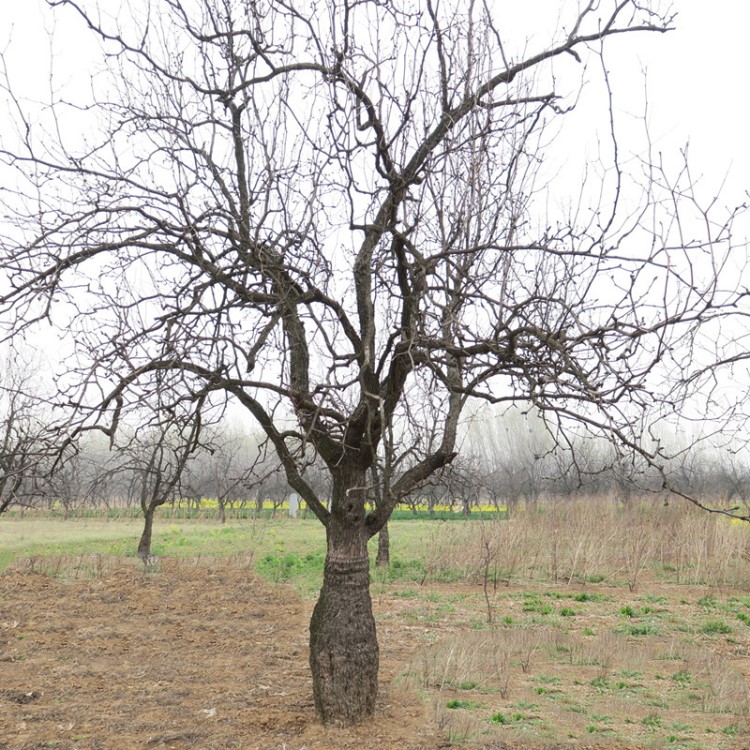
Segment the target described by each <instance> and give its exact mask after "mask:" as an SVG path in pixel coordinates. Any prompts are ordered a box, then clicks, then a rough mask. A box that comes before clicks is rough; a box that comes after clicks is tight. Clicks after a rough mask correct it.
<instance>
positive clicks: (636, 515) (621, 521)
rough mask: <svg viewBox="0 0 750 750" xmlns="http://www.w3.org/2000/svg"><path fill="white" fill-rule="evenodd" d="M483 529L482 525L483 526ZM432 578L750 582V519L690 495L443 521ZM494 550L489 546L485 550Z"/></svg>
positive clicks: (432, 556)
mask: <svg viewBox="0 0 750 750" xmlns="http://www.w3.org/2000/svg"><path fill="white" fill-rule="evenodd" d="M477 528H479V529H480V531H479V532H477ZM428 547H429V551H428V553H427V557H426V561H425V571H426V572H425V580H426V581H441V580H450V579H464V580H472V581H477V582H478V581H481V580H483V578H484V575H485V573H486V572H487V573H489V575H490V577H491V579H492V582H493V585H494V587H498V586H501V585H510V584H512V583H514V582H523V581H534V580H537V581H549V582H552V583H566V584H573V583H587V582H601V581H607V582H620V581H623V582H625V583H627V585H628V586H629V588H630V590H631V591H635V590H637V588H638V585H639V583H640V582H641V581H642V580H643V579H644V577H645V578H646V579H648V580H665V581H674V582H676V583H686V584H692V585H704V586H711V587H716V588H719V589H721V588H726V587H750V565H748V562H750V527H747V526H746V525H742V524H734V523H731V522H729V521H728V520H727V519H725V518H721V517H717V516H710V515H708V514H706V513H705V512H701V511H699V510H697V509H693V508H692V507H688V506H686V505H685V504H684V503H675V504H672V505H669V506H666V507H665V506H663V505H662V504H661V503H658V502H655V501H653V500H648V501H647V500H643V501H641V502H637V503H636V502H633V501H631V503H629V504H628V505H627V506H622V505H621V504H618V503H615V502H614V501H607V500H602V499H586V500H565V501H562V500H555V501H550V502H548V503H544V504H540V505H539V506H538V507H537V508H526V509H521V510H520V511H519V512H516V513H514V515H513V516H512V517H511V518H510V519H508V520H507V521H505V520H498V521H482V522H477V523H475V524H460V525H459V524H446V525H443V526H438V527H436V529H435V530H434V532H433V533H432V538H431V539H430V540H429V545H428ZM488 551H489V552H491V553H492V554H491V555H490V556H489V559H488Z"/></svg>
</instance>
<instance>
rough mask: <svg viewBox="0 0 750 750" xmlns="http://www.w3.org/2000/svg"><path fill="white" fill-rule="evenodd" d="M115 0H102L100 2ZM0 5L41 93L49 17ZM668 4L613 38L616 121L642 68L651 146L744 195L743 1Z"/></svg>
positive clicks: (541, 4) (88, 50)
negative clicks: (647, 27)
mask: <svg viewBox="0 0 750 750" xmlns="http://www.w3.org/2000/svg"><path fill="white" fill-rule="evenodd" d="M113 2H115V0H104V3H103V5H104V7H107V6H108V5H109V4H111V3H113ZM116 2H117V5H119V0H116ZM562 2H563V0H495V3H496V4H497V7H498V9H499V10H500V12H501V13H503V12H506V8H507V10H508V12H510V13H514V12H516V11H515V8H523V9H524V12H525V14H529V15H527V18H529V17H530V18H532V19H534V18H544V19H546V20H545V22H547V23H548V22H549V21H550V19H554V18H556V16H557V9H558V8H559V7H560V5H561V3H562ZM0 5H2V6H3V7H2V10H1V12H0V48H3V49H5V51H6V59H7V60H8V64H9V68H10V70H9V73H10V75H11V78H12V80H13V82H14V85H16V86H18V85H19V84H22V89H23V90H25V91H27V92H31V91H33V90H35V89H37V90H41V91H44V90H45V86H46V83H47V81H48V75H49V48H50V42H49V38H48V34H47V31H48V30H50V29H52V28H53V23H52V20H51V19H52V17H53V14H52V13H51V11H50V10H49V9H48V8H46V3H45V2H44V0H0ZM503 6H505V7H503ZM674 7H675V9H676V10H677V13H678V18H677V29H676V30H675V31H673V32H671V33H669V34H666V35H640V36H637V37H635V36H630V37H629V38H628V39H627V40H626V41H625V43H624V44H621V45H619V50H622V51H623V52H622V54H623V58H620V56H619V55H620V52H619V51H618V52H616V53H615V54H613V55H611V56H610V57H609V62H610V67H611V69H612V71H613V75H614V76H617V74H618V72H619V74H620V78H619V79H618V78H615V79H614V80H615V84H616V86H617V90H616V94H617V97H618V98H617V101H616V107H619V108H620V111H621V120H620V122H621V124H623V125H624V123H626V122H627V116H626V114H624V113H627V112H629V111H630V110H632V112H631V114H632V115H638V114H641V113H642V104H643V98H644V97H643V91H644V86H643V80H642V78H641V76H640V75H639V74H638V73H637V71H639V70H640V69H641V68H643V69H645V70H646V71H647V75H648V95H649V114H650V117H649V126H650V131H651V137H652V138H653V139H654V140H655V142H656V146H657V148H658V149H659V150H662V151H664V152H665V153H670V152H674V151H676V150H677V149H679V148H681V147H682V146H684V145H685V143H686V142H687V141H689V142H690V154H691V162H692V165H693V169H694V171H695V174H697V175H701V174H702V175H704V176H705V179H706V181H707V182H708V183H710V186H711V188H712V189H713V188H714V185H718V184H719V183H720V181H721V179H722V178H723V177H724V176H725V174H726V173H727V172H729V173H730V181H729V183H728V185H727V187H728V188H729V190H728V192H727V199H728V200H729V201H731V202H736V201H732V199H736V198H739V199H742V197H743V195H744V194H745V192H746V190H748V188H750V145H749V143H748V135H747V132H748V121H749V119H750V118H749V117H748V116H749V115H750V105H748V93H747V92H748V83H747V81H748V77H749V76H750V43H748V38H747V37H748V33H749V30H750V3H747V2H742V0H713V1H712V2H710V3H708V2H706V1H705V0H677V2H675V4H674ZM531 14H533V15H531ZM56 15H57V17H58V19H59V20H58V22H57V26H56V28H55V41H54V48H55V50H56V55H57V56H58V57H59V56H60V55H62V56H63V57H67V56H72V57H75V58H77V59H78V60H79V61H80V63H82V64H83V65H84V69H85V62H86V59H87V57H86V56H87V54H91V55H92V56H93V55H96V50H97V48H96V46H95V45H93V44H92V43H91V42H90V40H89V38H88V35H87V34H86V32H85V30H84V29H83V28H82V27H81V24H80V23H79V22H78V21H77V20H76V21H75V22H73V18H72V13H70V12H62V13H60V12H58V13H57V14H56ZM66 17H67V18H68V19H69V20H70V21H71V22H70V23H66V22H65V18H66ZM79 70H80V68H79ZM82 82H83V83H84V84H85V81H82ZM58 83H61V81H58ZM0 128H2V121H1V120H0Z"/></svg>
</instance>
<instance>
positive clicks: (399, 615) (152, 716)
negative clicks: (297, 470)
mask: <svg viewBox="0 0 750 750" xmlns="http://www.w3.org/2000/svg"><path fill="white" fill-rule="evenodd" d="M91 559H92V560H94V561H95V562H94V563H93V568H92V567H91V566H90V567H88V568H83V567H82V563H81V560H83V558H81V559H80V560H79V562H78V564H77V567H76V566H71V565H70V561H67V562H66V561H64V560H62V559H60V560H58V562H57V565H55V564H54V563H52V568H51V569H50V567H49V566H50V563H49V562H48V563H47V569H46V570H45V572H44V573H40V572H37V571H38V565H39V564H40V563H39V562H38V561H36V562H35V560H33V559H29V560H24V561H19V562H18V563H16V564H15V565H14V566H12V567H11V568H9V569H7V570H6V572H5V573H4V574H3V575H0V750H41V749H42V748H57V749H58V750H131V749H132V750H148V749H149V748H174V749H175V750H187V749H188V748H196V749H201V750H203V749H205V750H211V749H213V748H216V749H221V750H224V749H227V750H228V749H229V748H243V749H245V750H254V749H256V748H257V749H262V750H323V749H324V748H325V749H327V750H344V749H345V748H352V749H354V748H357V749H358V750H359V749H362V750H371V749H373V750H374V749H380V748H383V749H386V748H398V749H401V748H403V749H404V750H409V749H412V750H438V749H439V748H446V747H449V746H454V747H455V746H461V745H462V744H463V745H464V746H465V747H467V748H472V749H473V750H478V748H481V749H482V750H560V749H562V748H575V750H589V749H590V748H607V749H608V750H628V748H637V749H641V748H646V749H647V750H663V749H665V750H729V749H731V750H734V749H735V748H737V749H738V750H748V748H750V728H749V727H748V722H747V716H748V710H749V709H748V706H749V705H750V704H749V703H748V701H749V700H750V698H749V697H748V696H749V695H750V693H748V683H747V678H748V675H750V658H749V655H750V615H746V614H745V612H746V611H750V597H746V596H742V597H737V596H735V597H732V596H728V595H724V594H721V593H720V592H719V593H717V594H716V595H713V594H712V595H711V596H707V595H705V594H706V592H705V591H703V592H701V591H700V590H695V589H690V588H684V587H682V588H677V589H675V588H674V587H665V586H658V585H654V586H650V587H648V589H647V591H644V592H643V593H642V594H640V595H638V596H633V597H631V598H628V594H627V592H623V591H622V588H619V589H617V588H610V589H602V590H601V591H602V593H587V594H585V595H583V594H581V593H575V591H574V590H572V589H571V590H570V591H569V590H568V589H567V588H565V587H558V588H552V587H545V586H539V587H537V589H535V590H533V591H528V590H525V589H524V588H521V589H510V588H509V589H505V590H503V591H498V592H496V593H495V595H494V596H495V598H494V600H493V607H495V608H496V612H495V615H494V616H495V619H496V621H497V620H500V616H501V614H502V615H504V616H503V617H502V620H500V621H499V622H496V624H495V625H494V626H493V627H491V628H490V627H488V626H487V624H486V616H485V622H484V624H483V622H482V617H483V614H482V610H483V607H485V602H484V598H483V596H482V594H481V588H478V587H477V586H476V585H469V584H432V585H430V586H428V587H424V588H422V587H419V586H407V587H404V586H403V585H389V586H383V585H380V584H374V585H373V593H374V609H375V614H376V618H377V621H378V632H379V639H380V645H381V673H380V676H381V686H380V700H379V705H378V710H377V716H376V718H375V719H374V720H373V721H372V722H370V723H368V724H366V725H364V726H361V727H357V728H354V729H348V730H335V729H325V728H323V727H321V726H320V725H319V724H318V723H317V721H316V718H315V712H314V708H313V705H312V697H311V696H312V687H311V679H310V674H309V669H308V663H307V662H308V652H307V637H308V630H307V629H308V622H309V617H310V614H311V610H312V606H313V601H312V600H303V599H301V598H300V597H299V596H298V594H297V593H296V592H295V590H294V589H293V588H292V587H291V586H287V585H273V584H271V583H268V582H265V581H263V580H261V579H258V578H257V577H256V575H255V573H254V572H253V569H252V560H251V559H249V558H248V559H247V560H243V559H242V558H223V559H212V558H205V557H204V558H202V559H198V560H189V559H184V558H183V559H179V558H173V559H162V561H161V562H159V563H158V565H157V567H156V569H154V570H150V571H144V569H143V567H139V566H136V565H135V564H134V562H133V560H132V559H125V558H118V557H111V558H104V557H102V556H98V557H92V558H91ZM50 572H51V573H52V574H50ZM597 591H598V590H597ZM561 597H562V598H561ZM574 597H575V598H574ZM620 599H622V601H626V602H628V601H629V602H631V604H628V605H626V607H624V608H623V607H622V602H621V601H620ZM722 607H723V609H722ZM732 607H733V608H734V609H731V608H732ZM734 610H736V611H737V613H738V614H737V615H736V616H737V617H740V616H741V617H742V618H745V619H738V620H732V619H729V618H730V616H731V613H732V612H733V611H734ZM720 616H721V617H723V618H726V621H725V620H723V619H719V617H720ZM696 618H697V619H696ZM730 624H731V627H730ZM646 626H648V627H646ZM719 626H721V627H719ZM623 628H624V629H625V630H626V631H627V632H622V631H623ZM651 629H653V630H654V631H655V632H654V633H651V634H649V633H650V630H651ZM716 630H718V631H719V632H718V634H717V633H715V632H714V631H716ZM727 631H728V632H727ZM685 644H688V645H685ZM503 659H504V660H505V661H503ZM503 675H506V676H507V677H505V678H504V677H503ZM730 678H731V679H730ZM504 679H505V680H506V681H505V682H504ZM507 679H510V681H511V682H510V683H508V682H507ZM509 684H510V689H508V685H509ZM454 709H455V710H454Z"/></svg>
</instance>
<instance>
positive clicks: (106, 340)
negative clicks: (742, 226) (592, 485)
mask: <svg viewBox="0 0 750 750" xmlns="http://www.w3.org/2000/svg"><path fill="white" fill-rule="evenodd" d="M48 5H49V6H50V8H51V12H54V13H59V14H67V15H61V18H62V19H63V20H66V19H67V20H66V22H69V21H71V20H72V18H77V19H78V20H79V21H80V29H81V33H83V32H84V31H85V32H87V33H90V34H93V35H94V37H95V38H97V39H98V40H99V43H100V45H101V54H102V65H101V68H100V69H99V70H96V71H94V72H92V73H91V76H90V85H89V86H88V87H86V88H85V90H84V88H83V87H81V86H80V85H79V86H77V87H76V88H74V89H71V90H67V89H65V88H64V87H63V86H62V84H61V85H60V86H57V85H56V81H57V80H67V79H68V78H71V75H70V74H69V73H67V72H65V71H64V68H65V65H64V63H65V60H64V59H59V60H56V61H55V66H54V71H53V76H52V85H51V87H50V91H51V93H50V95H49V97H50V98H49V101H48V102H46V105H45V104H40V103H39V102H38V99H31V98H29V99H25V98H24V97H23V93H22V91H20V90H19V89H18V88H14V87H13V71H12V70H9V69H8V68H7V66H6V72H7V78H6V80H5V82H4V90H5V100H6V104H7V109H8V110H9V111H10V113H11V118H10V122H11V123H12V124H8V123H7V122H6V124H4V125H3V135H2V144H1V146H0V148H1V151H0V154H2V162H3V163H2V167H0V169H2V175H3V184H4V185H5V186H6V191H5V192H4V193H2V194H1V195H2V200H3V201H4V213H5V216H6V218H5V221H7V225H8V226H11V227H13V231H12V232H7V233H6V234H5V237H4V238H3V241H2V263H3V266H4V270H5V273H6V274H7V277H8V279H7V283H5V284H4V285H3V286H2V288H1V291H0V302H1V304H2V308H1V309H2V313H3V315H5V316H6V319H7V320H12V321H15V323H14V325H15V327H16V328H19V327H23V326H31V325H33V323H34V322H35V321H40V320H48V321H51V322H52V324H53V325H58V326H60V327H64V328H65V329H66V331H68V332H69V335H70V336H71V337H72V338H73V339H74V340H75V343H76V351H77V357H78V359H77V360H75V362H76V365H75V367H74V368H71V371H70V372H69V373H68V374H67V376H66V377H64V378H62V379H61V381H60V382H61V387H63V388H64V396H65V399H66V402H67V403H68V404H70V405H71V407H72V408H74V409H75V410H76V412H77V415H78V418H79V419H80V420H81V424H82V425H84V424H85V426H87V427H96V428H97V429H101V430H103V431H105V432H107V433H108V434H114V433H115V432H116V430H117V425H118V416H119V414H120V413H121V409H122V408H127V407H128V405H130V406H132V405H137V403H138V402H139V401H141V400H143V399H148V398H150V397H151V396H152V395H153V391H154V390H155V389H156V388H157V387H158V382H159V379H160V378H161V377H162V376H163V374H164V373H170V375H171V376H174V377H175V378H176V380H179V383H177V382H176V386H177V387H179V389H180V390H181V393H182V398H184V399H185V400H186V401H185V402H186V403H187V402H189V401H190V400H195V401H197V400H199V399H201V398H203V397H204V396H206V395H208V394H211V393H215V394H223V395H224V396H226V397H228V398H230V399H231V400H232V401H234V402H235V403H237V404H239V405H240V406H241V407H244V409H246V410H247V412H248V413H249V414H250V415H252V417H253V418H254V419H255V421H256V422H257V424H258V426H259V427H260V429H261V430H262V431H263V432H264V433H265V436H266V438H267V440H268V443H269V445H270V446H272V448H273V450H274V451H275V452H276V454H277V456H278V459H279V461H280V462H281V464H282V466H283V469H284V472H285V474H286V480H287V482H288V484H289V485H290V487H291V488H292V489H293V490H294V491H295V492H297V493H298V494H299V495H300V496H301V497H302V498H303V499H304V500H305V501H306V503H307V506H308V508H310V510H311V511H312V512H313V513H314V514H315V515H316V516H317V518H318V519H319V520H320V522H321V524H322V526H323V527H324V529H325V534H326V539H327V550H328V551H327V557H326V563H325V572H324V578H323V585H322V589H321V591H320V597H319V599H318V602H317V604H316V606H315V609H314V612H313V615H312V620H311V623H310V666H311V669H312V675H313V691H314V699H315V706H316V708H317V711H318V713H319V716H320V718H321V720H322V721H323V722H325V723H332V724H342V725H347V724H353V723H356V722H360V721H363V720H365V719H366V718H367V717H369V716H371V715H372V714H373V712H374V710H375V704H376V697H377V689H378V642H377V637H376V630H375V621H374V619H373V615H372V608H371V600H370V593H369V559H368V547H367V544H368V539H370V538H371V537H373V536H374V535H375V534H377V533H378V531H379V530H380V529H381V528H383V526H384V525H385V524H386V522H387V520H388V518H389V516H390V514H391V512H392V511H393V509H394V507H395V506H396V505H397V504H398V502H399V501H400V499H402V498H404V497H406V496H407V495H409V494H411V493H414V492H415V491H417V490H418V489H419V487H420V486H422V484H423V483H425V482H427V481H428V480H429V478H430V477H431V476H432V475H434V474H435V473H436V472H439V471H440V470H441V469H442V468H443V467H445V466H447V465H448V464H450V463H451V461H452V460H453V459H454V457H455V456H456V454H457V451H458V450H459V448H460V437H459V434H460V426H461V425H460V418H461V413H462V410H463V408H464V406H465V405H466V403H467V401H468V400H469V399H472V398H479V399H485V400H487V401H490V402H503V401H506V402H510V401H513V400H516V399H523V400H524V401H531V402H532V403H533V404H534V405H535V408H537V409H538V410H539V411H540V412H541V413H543V414H545V415H547V417H548V418H549V419H550V420H552V421H553V422H554V421H555V420H562V421H565V420H573V421H577V422H580V423H582V424H584V425H586V426H587V427H588V428H589V429H591V430H592V431H595V432H602V433H604V434H607V435H609V436H610V437H612V438H614V439H616V440H618V441H621V442H622V443H623V444H625V445H626V446H628V447H629V448H631V449H639V448H638V446H639V432H640V427H641V425H642V424H643V419H642V417H643V414H644V413H646V410H648V409H650V408H651V407H652V406H653V405H654V403H655V402H659V400H660V398H661V397H660V393H663V391H662V390H660V388H661V386H662V381H661V380H660V378H662V377H663V373H664V372H666V371H667V370H670V371H671V372H675V371H677V372H679V371H680V368H681V367H682V366H683V365H684V364H685V363H686V362H687V361H688V359H687V357H688V356H689V355H687V354H683V349H682V348H681V343H682V342H683V341H688V342H689V341H691V340H692V339H691V336H692V335H693V332H694V328H695V326H696V325H697V324H698V323H699V322H700V321H701V319H702V318H705V317H706V316H707V315H710V314H711V313H712V311H714V310H716V309H717V307H718V306H719V305H721V304H722V303H723V302H725V301H727V300H728V299H730V298H731V290H725V289H723V288H722V287H721V285H720V277H721V271H722V268H723V263H724V259H725V257H726V256H727V254H728V252H729V250H730V229H731V220H732V216H731V215H730V216H728V217H726V218H724V217H720V216H712V215H711V216H709V215H708V214H707V213H706V211H704V210H703V208H702V206H701V205H700V203H699V202H698V198H697V197H696V195H695V193H694V192H693V190H692V185H691V183H690V179H689V178H690V174H689V171H687V170H682V171H681V172H679V173H678V174H677V175H676V176H675V177H674V178H673V177H672V176H670V175H669V174H668V172H667V171H666V170H665V169H663V168H662V167H661V166H660V164H658V163H652V160H650V159H649V157H648V154H646V156H645V157H644V158H643V159H642V160H641V161H638V160H634V159H632V158H629V159H628V160H627V164H628V165H629V167H633V165H636V166H635V168H634V172H633V173H632V174H628V172H626V170H625V169H624V168H623V165H622V164H621V163H620V150H619V149H618V146H617V142H616V139H615V133H616V132H617V128H616V123H615V121H614V120H612V122H611V123H610V113H611V112H612V111H613V110H612V108H611V98H612V96H613V95H614V94H615V93H616V92H613V91H612V87H611V86H610V85H609V83H610V77H609V73H608V62H607V61H605V59H604V57H603V56H604V54H605V52H606V51H607V50H608V49H609V48H610V45H620V46H621V45H622V44H623V43H624V40H625V38H629V37H632V36H634V37H635V39H642V38H643V36H644V35H651V36H655V35H658V34H660V33H662V32H665V31H667V30H669V29H670V28H671V27H672V25H673V19H672V18H671V17H670V16H669V15H666V14H664V13H663V12H661V10H660V8H659V7H658V6H659V3H658V2H657V1H656V0H653V1H651V0H640V1H637V0H603V1H602V2H583V3H576V2H571V3H567V4H564V6H563V9H562V10H561V11H560V15H559V18H558V19H557V23H556V27H555V28H554V29H549V30H548V32H540V33H539V34H536V35H535V36H534V37H533V38H532V39H526V38H520V37H519V34H518V31H517V29H518V24H516V23H515V22H514V19H513V17H512V16H508V17H504V15H503V14H504V13H506V10H505V8H506V6H507V5H508V4H506V3H496V4H494V6H492V4H490V3H488V2H486V1H485V0H476V1H475V2H468V3H447V2H438V1H437V0H425V2H424V3H416V2H412V1H411V0H393V2H381V1H380V0H357V1H356V2H355V1H354V0H340V2H339V1H337V2H333V1H332V2H328V3H321V2H308V1H307V0H306V1H305V2H299V1H298V0H258V1H257V2H245V1H241V0H150V2H146V1H145V0H130V1H129V2H126V3H120V4H118V9H117V11H116V15H108V13H109V12H111V11H108V10H107V7H108V4H107V3H99V2H97V0H48ZM539 21H540V23H541V22H543V21H544V19H539ZM514 34H515V37H514ZM68 46H70V45H68ZM597 71H599V72H598V73H597ZM66 76H67V78H66ZM587 76H598V78H596V80H597V81H598V84H597V85H598V86H599V88H598V90H599V91H600V92H601V102H600V104H601V113H603V115H604V117H603V120H604V121H605V122H607V123H608V128H607V129H605V130H604V131H603V132H608V131H611V138H610V141H609V142H607V141H606V140H604V141H603V142H602V146H601V157H600V162H599V163H598V164H597V165H596V167H595V168H592V169H591V170H590V171H589V173H588V174H589V179H588V181H586V182H584V186H583V188H581V180H579V181H578V189H577V190H578V193H577V195H578V198H576V199H575V200H574V199H571V198H570V196H566V195H562V196H558V198H556V197H555V194H554V193H553V191H554V190H556V189H562V188H563V187H564V186H565V183H564V182H562V181H561V180H556V179H555V178H554V175H553V170H550V169H547V165H548V164H552V163H553V162H554V160H555V159H557V162H554V163H557V164H559V154H558V156H555V153H556V151H555V149H556V144H557V140H556V139H557V137H558V136H560V134H561V132H564V125H565V122H566V116H567V115H568V114H569V113H570V115H571V116H573V115H575V107H574V105H575V104H576V102H577V100H578V97H579V96H580V95H581V89H582V83H583V81H584V80H586V79H587ZM72 78H73V80H75V81H78V82H80V74H79V76H78V78H76V77H75V76H72ZM596 119H597V118H596V117H593V119H592V122H591V127H592V128H594V127H595V122H596ZM610 125H611V127H610ZM580 126H581V123H580V122H579V123H578V127H580ZM560 142H561V143H563V144H564V143H565V140H564V139H561V141H560ZM564 147H565V146H563V148H564ZM582 173H583V172H582ZM597 175H598V177H597ZM567 185H568V188H569V185H570V182H568V183H567ZM7 186H10V187H12V188H13V189H12V190H8V189H7ZM712 197H713V196H712ZM591 200H593V202H590V201H591ZM576 201H577V202H576ZM695 217H698V218H700V219H704V221H703V223H702V224H700V225H698V226H699V227H700V232H701V233H698V232H697V231H694V227H693V225H692V224H691V223H690V222H691V221H692V220H693V218H695ZM688 227H689V229H688ZM683 229H684V231H683ZM683 356H684V357H685V358H686V359H681V357H683ZM123 405H124V406H123ZM671 406H679V405H678V404H674V405H672V404H670V407H671ZM427 420H429V422H430V424H429V429H413V427H414V426H416V427H417V428H419V427H424V426H425V421H427ZM405 441H414V442H413V443H411V444H410V443H408V442H405ZM394 446H399V449H400V455H402V456H406V457H405V458H404V459H403V460H401V461H400V463H399V465H398V466H397V467H396V470H395V471H393V472H388V483H387V487H385V488H383V487H381V488H380V490H384V491H382V492H381V496H380V498H379V502H378V503H377V505H376V507H375V508H374V509H373V510H372V511H371V512H369V513H368V512H367V505H366V503H367V502H368V501H369V500H370V499H373V498H374V497H376V492H375V490H374V487H373V481H375V482H377V481H378V476H380V474H379V473H378V472H377V471H375V472H374V473H373V471H372V468H373V467H374V466H377V465H378V457H380V460H381V464H382V465H384V464H385V459H384V456H385V455H386V454H388V453H389V451H391V450H392V449H393V447H394ZM405 448H406V449H408V450H404V449H405ZM643 450H646V449H643ZM652 460H654V461H658V460H659V456H658V455H657V454H655V453H654V454H652ZM321 464H322V465H324V466H325V467H326V470H327V471H328V472H329V474H330V483H331V488H332V489H331V495H330V498H329V497H324V496H321V495H320V494H319V493H317V492H316V491H315V488H314V486H313V484H312V483H311V482H310V481H308V477H309V475H310V472H311V470H312V468H313V467H316V466H320V465H321Z"/></svg>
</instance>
